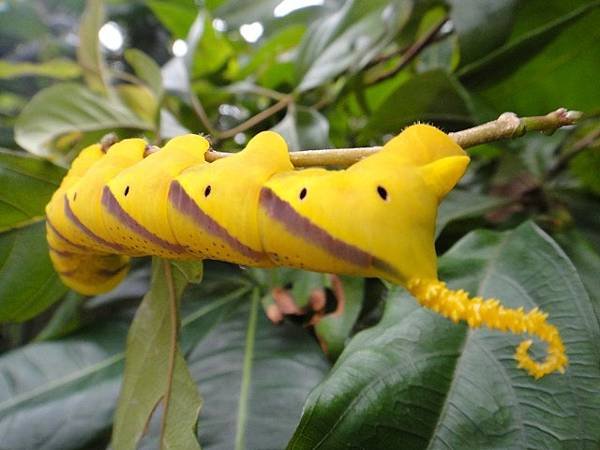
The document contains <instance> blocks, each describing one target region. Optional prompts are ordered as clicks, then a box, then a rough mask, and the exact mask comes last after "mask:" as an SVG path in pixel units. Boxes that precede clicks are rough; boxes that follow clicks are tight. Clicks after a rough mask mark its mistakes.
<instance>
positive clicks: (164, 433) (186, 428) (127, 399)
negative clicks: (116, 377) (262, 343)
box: [112, 258, 202, 450]
mask: <svg viewBox="0 0 600 450" xmlns="http://www.w3.org/2000/svg"><path fill="white" fill-rule="evenodd" d="M167 264H169V265H170V264H171V263H170V262H168V261H163V260H160V259H158V258H155V259H154V268H153V273H152V284H151V286H150V291H149V292H148V293H147V294H146V296H145V297H144V300H143V301H142V304H141V305H140V307H139V309H138V311H137V313H136V316H135V319H134V321H133V323H132V325H131V329H130V331H129V336H128V338H127V341H128V343H127V351H126V363H125V374H124V379H123V386H122V388H121V394H120V397H119V403H118V406H117V411H116V415H115V424H114V428H113V436H112V445H113V446H114V447H115V449H117V450H127V449H135V448H136V447H137V443H138V442H139V440H140V439H141V437H142V435H143V434H144V431H145V429H146V424H147V423H148V422H149V420H150V418H151V416H152V413H153V412H154V410H155V408H156V407H157V405H158V404H159V403H161V405H162V411H163V418H162V428H161V442H160V447H161V448H185V449H190V450H191V449H199V448H200V446H199V444H198V442H197V440H196V435H195V427H196V420H197V416H198V412H199V411H200V406H201V404H202V401H201V399H200V395H199V394H198V390H197V389H196V385H195V384H194V381H193V380H192V378H191V376H190V373H189V370H188V368H187V366H186V363H185V360H184V358H183V355H182V354H181V351H180V350H179V345H178V343H177V342H176V341H174V340H173V336H177V329H176V328H175V329H174V326H175V325H174V324H173V320H175V321H176V320H177V318H173V317H172V315H173V311H171V310H170V302H174V303H176V305H175V308H178V304H179V299H180V297H181V294H182V292H183V289H184V288H185V286H186V284H187V283H188V279H187V276H186V274H184V273H183V272H181V271H180V270H178V269H176V268H173V269H171V268H170V266H169V267H167V266H166V265H167ZM171 358H173V359H171ZM140 380H143V383H140ZM165 411H166V412H165ZM164 414H166V417H164Z"/></svg>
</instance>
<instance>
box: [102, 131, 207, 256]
mask: <svg viewBox="0 0 600 450" xmlns="http://www.w3.org/2000/svg"><path fill="white" fill-rule="evenodd" d="M208 148H209V143H208V141H207V140H206V139H204V138H203V137H201V136H197V135H185V136H179V137H176V138H174V139H171V140H170V141H169V142H168V143H167V145H165V147H163V148H162V149H161V150H160V151H158V152H156V153H152V154H151V155H149V156H147V157H146V158H144V159H143V160H141V161H139V162H138V163H137V164H135V165H133V166H131V167H129V168H128V169H125V170H123V171H122V172H120V173H119V174H117V175H116V176H115V177H114V178H112V179H111V180H109V181H108V182H107V183H106V184H105V185H104V187H103V189H102V195H101V198H102V200H101V208H100V209H101V213H102V215H103V217H104V218H105V223H107V224H108V227H109V231H110V233H111V238H112V240H113V241H114V242H117V243H119V244H121V245H123V246H125V247H127V249H128V251H129V252H131V253H133V254H141V255H156V256H161V257H163V258H171V259H183V258H186V257H187V256H189V257H190V258H192V257H199V258H201V257H203V255H201V254H189V251H188V249H187V248H186V247H184V246H183V245H181V244H180V243H179V241H178V239H177V238H176V236H175V233H174V231H173V230H174V228H173V227H172V226H171V223H170V216H171V215H172V213H173V211H171V210H169V208H170V203H169V189H170V187H171V183H172V181H173V179H175V178H176V177H177V176H179V175H180V174H181V172H182V171H183V170H185V169H187V168H189V167H201V166H204V165H208V163H207V162H206V161H205V159H204V154H205V153H206V151H207V150H208Z"/></svg>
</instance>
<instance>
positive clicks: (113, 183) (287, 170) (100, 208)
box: [46, 125, 567, 378]
mask: <svg viewBox="0 0 600 450" xmlns="http://www.w3.org/2000/svg"><path fill="white" fill-rule="evenodd" d="M208 148H209V144H208V142H207V141H206V140H205V139H204V138H202V137H200V136H194V135H186V136H180V137H178V138H174V139H172V140H171V141H169V142H168V143H167V144H166V145H165V147H163V148H162V149H160V150H159V151H158V152H155V153H153V154H151V155H149V156H146V157H145V149H146V144H145V142H144V141H142V140H139V139H128V140H124V141H121V142H119V143H117V144H114V145H113V146H112V147H110V149H109V150H108V151H107V152H106V153H103V152H102V149H101V147H100V146H91V147H88V148H87V149H85V150H83V151H82V152H81V154H80V155H79V156H78V157H77V159H76V160H75V161H74V162H73V165H72V168H71V170H70V171H69V173H68V174H67V176H66V177H65V178H64V180H63V182H62V184H61V186H60V188H59V189H58V190H57V191H56V193H55V194H54V196H53V197H52V199H51V201H50V203H49V204H48V206H47V208H46V211H47V219H48V220H47V234H48V243H49V247H50V255H51V259H52V262H53V264H54V266H55V268H56V270H57V272H58V273H59V275H60V276H61V279H62V280H63V281H64V282H65V284H67V285H68V286H69V287H71V288H73V289H75V290H76V291H78V292H81V293H83V294H87V295H94V294H98V293H101V292H105V291H107V290H110V289H112V288H113V287H114V286H115V285H116V284H118V283H119V282H120V281H121V280H122V279H123V277H124V276H125V274H126V273H127V270H128V266H129V256H139V255H158V256H161V257H164V258H170V259H218V260H223V261H229V262H233V263H238V264H242V265H247V266H254V267H272V266H288V267H296V268H301V269H306V270H312V271H319V272H327V273H339V274H349V275H356V276H365V277H380V278H383V279H386V280H388V281H390V282H392V283H396V284H400V285H402V286H404V287H406V288H407V289H409V290H410V291H411V292H412V294H413V295H414V296H415V297H416V298H417V299H418V301H419V302H420V303H421V304H422V305H423V306H425V307H427V308H429V309H432V310H434V311H436V312H438V313H439V314H442V315H443V316H444V317H447V318H449V319H451V320H453V321H458V320H463V321H466V322H468V323H469V325H470V326H472V327H479V326H483V325H485V326H488V327H490V328H494V329H500V330H504V331H511V332H514V333H529V334H531V335H535V336H537V337H538V338H540V339H541V340H543V341H545V342H547V343H548V345H549V357H548V358H547V359H546V361H544V362H541V363H539V362H537V361H534V360H533V359H531V357H530V356H529V354H528V353H527V351H528V348H529V345H530V341H525V342H524V343H522V344H521V345H520V346H519V348H518V350H517V352H516V354H515V358H516V359H517V360H518V362H519V366H520V367H522V368H524V369H525V370H527V371H528V372H529V373H530V374H531V375H532V376H534V377H536V378H537V377H540V376H543V375H546V374H548V373H551V372H553V371H555V370H558V371H563V370H564V368H565V366H566V364H567V357H566V355H565V353H564V346H563V344H562V340H561V338H560V334H559V333H558V330H557V329H556V328H555V327H553V326H552V325H549V324H548V323H546V321H545V319H546V316H545V315H544V314H543V313H541V312H539V311H537V310H535V311H530V312H529V313H525V312H523V311H522V310H515V309H510V308H504V307H500V306H499V302H498V301H497V300H494V299H489V300H485V299H481V298H479V297H475V298H470V297H469V296H468V295H467V294H466V293H465V292H464V291H452V290H450V289H448V288H446V286H445V285H444V284H443V283H441V282H440V281H438V280H437V259H436V254H435V248H434V231H435V229H434V228H435V221H436V215H437V208H438V205H439V203H440V201H441V200H442V199H443V197H444V196H445V195H446V194H447V193H448V192H449V191H450V190H451V189H452V188H453V187H454V186H455V184H456V183H457V182H458V180H459V179H460V178H461V177H462V175H463V173H464V171H465V170H466V167H467V165H468V163H469V158H468V156H467V155H466V154H465V152H464V150H462V149H461V148H460V147H459V146H458V145H457V144H456V143H455V142H454V141H453V140H452V139H451V138H450V137H449V136H448V135H446V134H444V133H443V132H441V131H439V130H438V129H436V128H434V127H431V126H428V125H413V126H411V127H408V128H407V129H405V130H404V131H403V132H402V133H401V134H400V135H398V136H397V137H395V138H393V139H392V140H390V141H389V142H388V143H387V144H386V145H385V146H384V148H383V149H382V150H381V151H380V152H378V153H376V154H374V155H372V156H369V157H367V158H365V159H363V160H361V161H359V162H358V163H356V164H354V165H353V166H352V167H350V168H348V169H346V170H339V171H329V170H325V169H317V168H313V169H306V170H295V169H294V167H293V165H292V164H291V162H290V157H289V154H288V150H287V145H286V143H285V141H284V140H283V139H282V138H281V136H279V135H278V134H277V133H274V132H262V133H259V134H258V135H256V136H255V137H254V138H253V139H251V140H250V141H249V142H248V145H247V146H246V148H245V149H244V150H242V151H241V152H239V153H236V154H235V155H232V156H229V157H227V158H223V159H219V160H217V161H215V162H213V163H207V162H206V161H205V158H204V156H205V153H206V151H207V150H208Z"/></svg>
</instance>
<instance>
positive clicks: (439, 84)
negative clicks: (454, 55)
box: [363, 70, 472, 138]
mask: <svg viewBox="0 0 600 450" xmlns="http://www.w3.org/2000/svg"><path fill="white" fill-rule="evenodd" d="M418 121H420V122H433V123H434V124H436V125H438V126H441V127H442V128H444V129H446V130H447V131H450V129H454V128H460V127H464V126H468V125H470V124H471V123H472V122H471V119H470V114H469V109H468V107H467V105H466V103H465V101H464V99H463V96H462V93H461V90H460V88H459V87H458V85H457V83H456V81H455V80H454V79H453V78H450V77H449V76H448V74H446V73H445V72H443V71H440V70H436V71H431V72H425V73H423V74H419V75H416V76H414V77H413V78H410V79H409V80H408V81H406V82H405V83H403V84H401V85H400V86H399V87H398V88H397V89H396V90H395V91H393V92H392V93H391V94H390V95H389V96H388V97H387V99H386V100H385V101H383V102H382V103H381V105H380V106H379V108H377V109H376V110H375V111H374V112H373V114H372V115H371V117H370V118H369V122H368V123H367V125H366V127H365V130H364V131H363V135H364V137H367V138H371V137H374V136H379V135H381V134H384V133H393V134H398V133H399V132H400V131H401V130H402V128H403V127H405V126H406V125H409V124H411V123H413V122H418Z"/></svg>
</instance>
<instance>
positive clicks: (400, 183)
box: [260, 125, 469, 284]
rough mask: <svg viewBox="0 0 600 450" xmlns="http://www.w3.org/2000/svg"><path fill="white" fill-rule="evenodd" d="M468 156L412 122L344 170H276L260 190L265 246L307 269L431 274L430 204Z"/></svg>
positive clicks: (401, 278) (396, 278)
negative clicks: (375, 149)
mask: <svg viewBox="0 0 600 450" xmlns="http://www.w3.org/2000/svg"><path fill="white" fill-rule="evenodd" d="M468 162H469V158H468V157H467V156H465V153H464V151H463V150H462V149H461V148H460V147H459V146H458V145H457V144H456V143H454V142H453V141H452V139H450V138H449V137H448V136H447V135H446V134H444V133H443V132H441V131H439V130H437V129H436V128H434V127H431V126H428V125H414V126H412V127H409V128H407V129H406V130H405V131H404V132H403V133H401V134H400V135H399V136H397V137H396V138H394V139H392V140H391V141H390V142H388V144H386V145H385V147H384V148H383V150H382V151H380V152H379V153H377V154H375V155H373V156H371V157H368V158H365V159H364V160H362V161H360V162H359V163H357V164H355V165H354V166H352V167H350V168H349V169H347V170H345V171H337V172H331V171H325V170H322V169H309V170H304V171H297V172H290V173H286V174H282V175H279V176H276V177H274V178H273V179H272V180H270V181H269V183H267V185H266V186H265V188H264V189H263V193H262V195H261V210H262V213H260V217H261V220H262V221H263V224H261V226H263V227H270V229H272V230H273V231H272V232H270V233H269V234H268V235H267V236H265V242H264V245H265V248H266V250H267V251H268V252H270V253H273V254H274V257H275V258H277V259H279V260H280V261H278V262H279V263H281V264H287V265H292V266H296V267H303V266H304V267H306V268H308V269H312V270H318V271H332V269H335V270H336V271H338V272H340V273H349V274H368V275H371V276H378V277H382V278H385V279H388V280H390V281H392V282H395V283H400V284H405V283H406V281H407V280H408V279H410V278H412V277H421V278H435V277H436V268H437V264H436V255H435V248H434V231H435V219H436V215H437V207H438V204H439V202H440V200H441V199H442V198H443V197H444V196H445V195H446V194H447V193H448V191H449V190H450V189H452V187H453V186H454V185H455V184H456V182H457V181H458V180H459V179H460V177H461V176H462V174H463V173H464V171H465V169H466V166H467V164H468ZM265 229H269V228H265ZM307 244H309V245H307ZM301 248H302V251H300V250H299V249H301ZM307 251H308V252H309V254H307Z"/></svg>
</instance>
